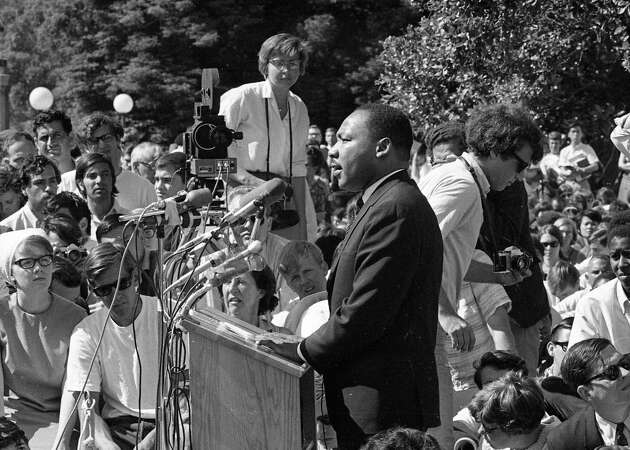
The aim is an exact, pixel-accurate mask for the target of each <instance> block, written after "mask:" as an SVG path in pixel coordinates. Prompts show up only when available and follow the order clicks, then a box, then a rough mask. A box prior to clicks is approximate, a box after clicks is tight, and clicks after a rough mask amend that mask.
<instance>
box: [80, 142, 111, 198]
mask: <svg viewBox="0 0 630 450" xmlns="http://www.w3.org/2000/svg"><path fill="white" fill-rule="evenodd" d="M99 163H102V164H107V167H109V171H110V172H111V174H112V197H113V196H115V195H116V194H118V189H116V171H115V170H114V166H113V165H112V162H111V161H110V160H109V158H107V157H105V156H104V155H102V154H100V153H87V154H85V155H83V156H81V157H80V158H79V160H78V161H77V168H76V170H75V173H74V182H75V184H76V186H77V189H79V192H81V195H83V196H84V197H85V186H83V185H82V183H83V178H84V177H85V174H86V173H87V171H88V170H89V169H90V167H92V166H93V165H95V164H99ZM79 181H80V182H81V184H79Z"/></svg>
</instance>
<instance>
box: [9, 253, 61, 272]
mask: <svg viewBox="0 0 630 450" xmlns="http://www.w3.org/2000/svg"><path fill="white" fill-rule="evenodd" d="M52 262H53V257H52V255H42V256H40V257H39V258H22V259H18V260H17V261H15V262H14V263H13V264H16V265H18V266H20V267H21V268H22V269H32V268H33V267H35V264H39V266H40V267H48V266H50V265H51V264H52Z"/></svg>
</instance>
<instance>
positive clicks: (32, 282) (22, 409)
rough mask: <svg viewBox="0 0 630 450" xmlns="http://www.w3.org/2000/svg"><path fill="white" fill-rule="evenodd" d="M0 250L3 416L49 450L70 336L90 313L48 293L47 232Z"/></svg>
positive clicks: (20, 234)
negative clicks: (5, 394) (4, 394)
mask: <svg viewBox="0 0 630 450" xmlns="http://www.w3.org/2000/svg"><path fill="white" fill-rule="evenodd" d="M0 248H1V249H2V252H0V277H1V278H2V280H3V281H2V283H1V286H0V346H1V350H2V370H3V372H4V383H3V384H4V390H5V392H8V393H9V395H8V396H7V397H5V398H4V403H5V415H6V416H7V417H9V418H10V419H11V420H13V421H15V422H16V423H17V424H18V426H19V427H20V428H22V429H23V430H24V432H25V434H26V436H27V438H28V439H29V445H30V448H32V449H36V448H42V449H43V448H46V449H48V448H50V444H51V442H53V440H54V437H55V434H56V431H57V422H58V417H59V406H60V401H61V393H62V386H63V379H64V374H65V365H66V359H67V356H68V346H69V343H70V335H71V333H72V330H73V329H74V326H75V325H76V324H77V323H79V322H80V321H81V320H82V319H83V318H84V317H85V316H86V313H85V311H84V310H83V309H82V308H80V307H79V306H77V305H75V304H74V303H72V302H70V301H66V300H64V299H62V298H60V297H59V296H55V295H52V294H51V293H50V291H49V289H50V285H51V281H52V273H53V264H52V263H53V248H52V246H51V244H50V242H49V241H48V240H47V239H46V237H45V234H44V231H43V230H40V229H35V228H33V229H26V230H21V231H12V232H9V233H5V234H2V235H0ZM5 284H8V286H9V288H10V289H8V288H7V287H5Z"/></svg>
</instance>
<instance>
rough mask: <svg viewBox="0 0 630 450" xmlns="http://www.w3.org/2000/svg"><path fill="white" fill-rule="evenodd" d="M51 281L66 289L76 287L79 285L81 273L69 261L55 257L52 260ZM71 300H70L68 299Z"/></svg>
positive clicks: (61, 257)
mask: <svg viewBox="0 0 630 450" xmlns="http://www.w3.org/2000/svg"><path fill="white" fill-rule="evenodd" d="M52 275H53V280H56V281H58V282H59V283H61V284H63V285H64V286H66V287H77V286H80V285H81V272H79V270H78V269H77V268H76V266H75V265H74V264H73V263H72V261H70V260H69V259H66V258H64V257H63V256H58V255H55V258H54V259H53V274H52ZM68 300H72V299H68Z"/></svg>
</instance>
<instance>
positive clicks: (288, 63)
mask: <svg viewBox="0 0 630 450" xmlns="http://www.w3.org/2000/svg"><path fill="white" fill-rule="evenodd" d="M269 62H270V63H271V65H273V66H274V67H277V68H278V69H282V68H283V67H284V68H286V69H288V70H297V69H299V68H300V60H299V59H289V60H284V59H280V58H273V59H270V60H269Z"/></svg>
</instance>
